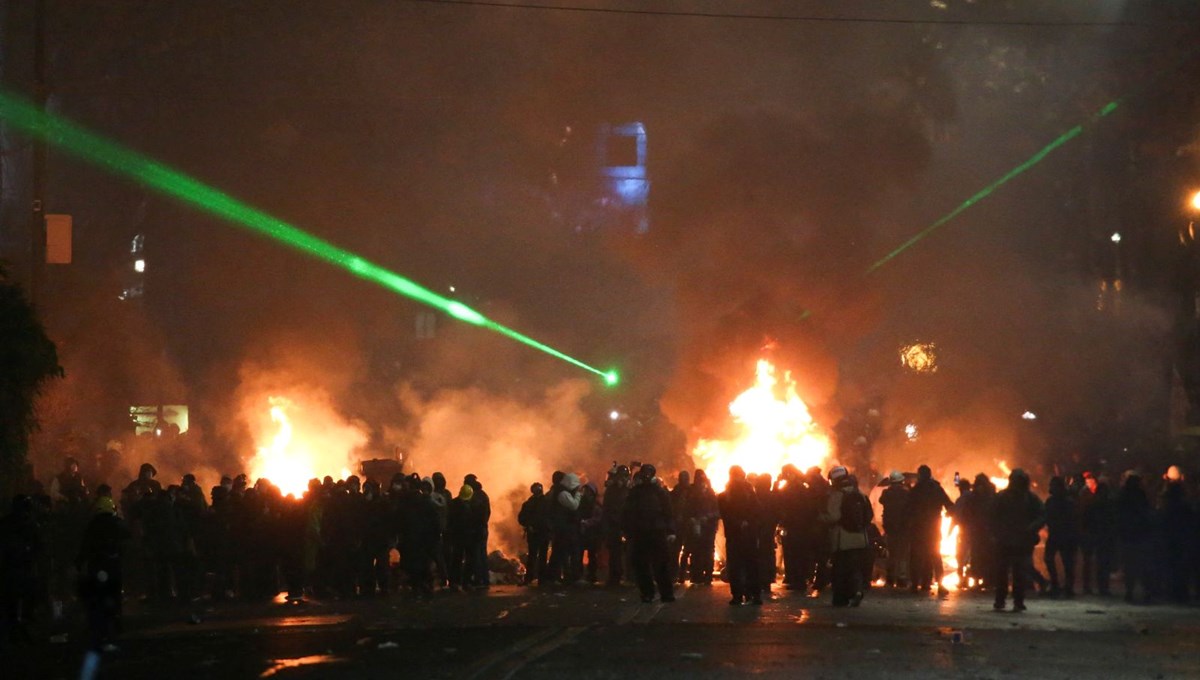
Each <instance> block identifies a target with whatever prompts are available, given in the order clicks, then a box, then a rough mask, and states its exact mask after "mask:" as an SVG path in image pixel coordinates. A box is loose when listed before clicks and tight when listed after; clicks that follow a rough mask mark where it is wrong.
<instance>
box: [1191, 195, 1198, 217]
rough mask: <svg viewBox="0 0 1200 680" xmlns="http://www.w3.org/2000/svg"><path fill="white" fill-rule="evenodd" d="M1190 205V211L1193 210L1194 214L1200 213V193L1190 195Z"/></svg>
mask: <svg viewBox="0 0 1200 680" xmlns="http://www.w3.org/2000/svg"><path fill="white" fill-rule="evenodd" d="M1191 204H1192V210H1194V211H1196V212H1200V191H1197V192H1196V193H1194V194H1192V201H1191Z"/></svg>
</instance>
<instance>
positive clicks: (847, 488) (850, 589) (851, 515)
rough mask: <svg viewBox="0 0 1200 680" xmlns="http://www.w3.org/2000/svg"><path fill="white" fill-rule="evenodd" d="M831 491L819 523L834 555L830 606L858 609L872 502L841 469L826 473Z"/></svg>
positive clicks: (871, 515) (861, 597) (839, 467)
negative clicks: (827, 532) (825, 531)
mask: <svg viewBox="0 0 1200 680" xmlns="http://www.w3.org/2000/svg"><path fill="white" fill-rule="evenodd" d="M829 483H830V486H831V489H832V490H831V491H830V493H829V498H828V500H827V502H826V506H825V510H824V511H823V512H822V513H821V519H822V521H823V522H824V523H825V525H826V526H828V527H829V549H830V552H831V553H832V555H833V588H832V590H833V606H835V607H845V606H846V605H850V606H854V607H857V606H858V605H859V604H860V603H861V602H862V599H863V584H864V583H865V582H866V580H867V579H866V577H865V576H864V575H863V565H864V564H866V562H867V551H868V550H869V549H870V541H869V540H868V538H867V525H869V524H870V523H871V520H873V519H874V518H875V513H874V510H872V508H871V501H870V500H868V499H867V497H866V496H864V495H863V494H862V492H861V491H860V490H859V488H858V482H857V480H855V479H854V477H853V476H852V475H850V473H849V471H848V470H847V469H846V468H845V467H842V466H841V465H839V466H837V467H835V468H833V469H832V470H830V472H829Z"/></svg>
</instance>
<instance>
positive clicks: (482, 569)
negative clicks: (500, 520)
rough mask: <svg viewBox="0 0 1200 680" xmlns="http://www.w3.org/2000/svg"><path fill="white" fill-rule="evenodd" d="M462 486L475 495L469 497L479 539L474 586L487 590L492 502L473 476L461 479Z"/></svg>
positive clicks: (476, 548) (476, 544)
mask: <svg viewBox="0 0 1200 680" xmlns="http://www.w3.org/2000/svg"><path fill="white" fill-rule="evenodd" d="M463 484H468V485H470V487H471V488H472V489H474V490H475V494H474V495H473V496H472V497H471V507H472V508H473V512H472V514H471V516H472V517H473V518H474V520H475V522H476V529H477V530H478V532H479V538H478V539H477V540H476V543H475V556H474V557H475V561H474V564H475V574H474V577H475V586H476V587H477V588H487V587H488V586H490V585H491V583H490V580H491V579H490V576H489V574H488V563H487V557H488V549H487V545H488V522H490V521H491V519H492V500H491V498H489V497H488V495H487V492H486V491H484V490H483V484H481V483H480V482H479V478H478V477H476V476H475V475H473V474H472V475H467V476H466V477H463Z"/></svg>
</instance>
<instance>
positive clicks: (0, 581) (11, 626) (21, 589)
mask: <svg viewBox="0 0 1200 680" xmlns="http://www.w3.org/2000/svg"><path fill="white" fill-rule="evenodd" d="M111 501H112V499H109V502H110V503H111ZM45 548H46V546H45V541H44V539H43V536H42V529H41V527H40V526H39V525H38V522H37V518H36V515H35V509H34V503H33V499H32V498H30V497H29V496H26V495H23V494H22V495H17V496H14V497H13V499H12V507H11V510H10V511H9V513H8V515H7V516H5V517H4V519H2V520H0V645H3V644H4V643H5V642H6V641H7V640H13V641H20V642H25V643H28V642H31V641H32V640H31V637H30V635H29V631H28V628H27V624H28V623H29V622H30V621H32V619H33V615H34V610H35V609H37V607H38V605H39V604H40V603H39V597H38V595H39V593H41V592H42V587H43V580H44V578H45V575H44V574H43V573H42V571H41V564H42V559H41V558H42V553H43V552H44V551H45Z"/></svg>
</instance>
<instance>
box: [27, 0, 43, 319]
mask: <svg viewBox="0 0 1200 680" xmlns="http://www.w3.org/2000/svg"><path fill="white" fill-rule="evenodd" d="M46 90H47V88H46V0H33V100H34V103H35V104H37V106H38V108H39V109H41V110H42V111H45V110H46ZM32 141H33V163H32V168H31V172H30V188H31V191H30V195H31V198H32V201H31V204H32V208H33V210H32V212H31V214H30V216H29V221H30V224H29V301H30V302H31V303H32V304H33V305H34V306H35V307H36V306H37V303H38V291H39V289H40V288H41V283H42V281H41V279H42V273H43V272H44V271H45V259H46V209H45V206H44V205H43V191H44V185H45V182H46V142H45V141H43V140H42V138H41V137H39V136H37V135H34V136H33V140H32Z"/></svg>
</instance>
